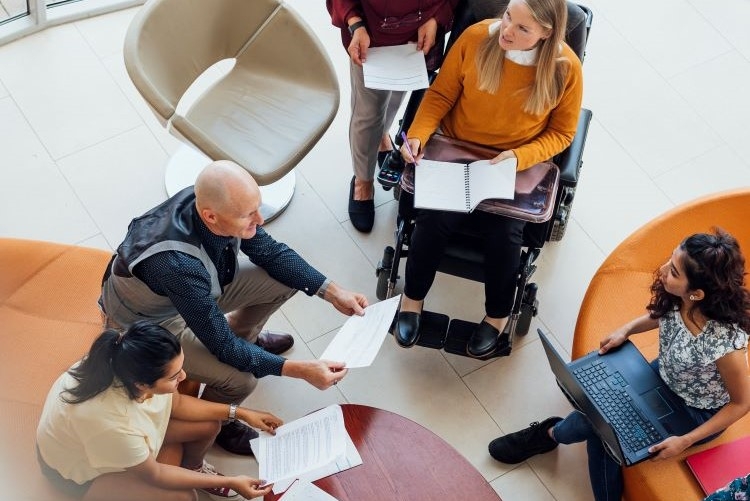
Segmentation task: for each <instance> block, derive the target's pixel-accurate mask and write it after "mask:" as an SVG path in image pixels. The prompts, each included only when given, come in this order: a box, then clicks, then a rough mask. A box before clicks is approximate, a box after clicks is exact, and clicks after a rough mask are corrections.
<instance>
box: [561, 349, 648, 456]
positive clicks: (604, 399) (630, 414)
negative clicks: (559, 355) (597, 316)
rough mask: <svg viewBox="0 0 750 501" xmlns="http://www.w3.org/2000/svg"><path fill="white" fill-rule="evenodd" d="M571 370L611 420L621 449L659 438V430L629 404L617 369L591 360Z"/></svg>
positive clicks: (628, 398)
mask: <svg viewBox="0 0 750 501" xmlns="http://www.w3.org/2000/svg"><path fill="white" fill-rule="evenodd" d="M574 373H575V375H576V377H577V378H578V380H579V381H580V382H581V384H583V386H584V387H585V388H586V390H587V391H588V392H589V394H591V397H592V398H593V400H594V402H596V404H597V405H598V406H599V407H600V408H601V409H602V411H604V413H605V414H606V415H607V417H608V418H609V419H610V421H611V422H612V427H613V428H614V429H615V431H616V432H617V435H618V436H619V438H620V442H621V445H622V446H623V448H627V449H629V450H631V451H633V452H635V451H639V450H641V449H643V448H644V447H648V446H650V445H651V444H654V443H656V442H659V441H660V440H661V435H660V434H659V432H658V431H657V430H656V429H655V428H654V426H653V425H652V424H651V423H650V422H649V421H648V420H647V419H646V418H644V417H643V416H642V415H641V413H640V412H638V410H636V408H635V407H634V406H633V402H632V399H631V397H630V395H628V393H627V392H626V391H625V386H627V382H626V381H625V380H624V379H623V377H622V376H621V375H620V373H619V372H614V373H613V372H612V371H610V370H609V368H608V367H607V366H606V364H605V363H603V362H602V361H600V360H595V361H593V362H592V363H591V364H589V365H585V366H582V367H579V368H577V369H576V370H575V371H574Z"/></svg>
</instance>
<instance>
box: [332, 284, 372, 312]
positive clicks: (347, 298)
mask: <svg viewBox="0 0 750 501" xmlns="http://www.w3.org/2000/svg"><path fill="white" fill-rule="evenodd" d="M323 299H325V300H326V301H328V302H329V303H331V304H332V305H333V307H334V308H336V309H337V310H339V311H340V312H341V313H343V314H344V315H360V316H362V315H364V314H365V308H366V307H367V298H366V297H365V295H364V294H360V293H359V292H351V291H348V290H346V289H342V288H341V287H339V286H338V285H336V284H335V283H334V282H331V283H329V284H328V288H326V295H325V297H323Z"/></svg>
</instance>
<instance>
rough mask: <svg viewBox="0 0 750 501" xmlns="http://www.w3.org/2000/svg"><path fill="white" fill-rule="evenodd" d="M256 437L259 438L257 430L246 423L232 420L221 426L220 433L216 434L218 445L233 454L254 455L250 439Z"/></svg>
mask: <svg viewBox="0 0 750 501" xmlns="http://www.w3.org/2000/svg"><path fill="white" fill-rule="evenodd" d="M254 438H258V432H257V431H255V430H253V429H252V428H250V427H249V426H248V425H246V424H245V423H241V422H239V421H232V422H229V423H226V424H225V425H223V426H222V427H221V430H220V431H219V434H218V435H217V436H216V445H218V446H220V447H221V448H223V449H224V450H226V451H228V452H231V453H232V454H239V455H241V456H252V455H253V450H252V449H251V448H250V440H253V439H254Z"/></svg>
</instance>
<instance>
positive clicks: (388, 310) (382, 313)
mask: <svg viewBox="0 0 750 501" xmlns="http://www.w3.org/2000/svg"><path fill="white" fill-rule="evenodd" d="M400 300H401V295H398V296H395V297H392V298H390V299H386V300H385V301H380V302H379V303H375V304H371V305H370V306H368V307H367V308H365V314H364V315H362V316H361V317H360V316H358V315H352V316H350V317H349V318H348V319H347V320H346V323H344V325H343V326H342V327H341V329H339V331H338V333H337V334H336V336H335V337H334V338H333V341H331V344H329V345H328V348H326V349H325V351H324V352H323V354H322V355H321V356H320V358H321V359H322V360H333V361H336V362H344V363H345V364H346V367H347V368H348V369H352V368H354V367H367V366H369V365H372V362H373V360H375V356H377V354H378V351H379V350H380V347H381V346H382V345H383V340H384V339H385V337H386V335H387V334H388V329H389V328H390V326H391V323H392V322H393V317H394V316H396V310H397V309H398V305H399V301H400Z"/></svg>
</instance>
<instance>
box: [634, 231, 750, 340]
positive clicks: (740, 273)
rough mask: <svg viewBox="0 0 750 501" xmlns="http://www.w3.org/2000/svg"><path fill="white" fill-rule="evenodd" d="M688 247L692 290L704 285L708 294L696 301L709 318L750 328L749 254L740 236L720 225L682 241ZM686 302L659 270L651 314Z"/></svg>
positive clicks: (696, 306) (657, 314)
mask: <svg viewBox="0 0 750 501" xmlns="http://www.w3.org/2000/svg"><path fill="white" fill-rule="evenodd" d="M680 249H682V250H683V251H684V253H685V254H684V255H685V259H684V261H683V267H684V268H685V277H686V278H687V283H688V288H689V290H696V289H702V290H703V292H704V293H705V297H704V298H703V299H702V300H700V301H698V302H696V303H695V304H694V305H693V307H692V309H691V310H690V312H688V314H689V315H691V314H692V312H693V311H694V310H695V309H697V310H698V311H700V313H701V314H702V315H703V316H704V317H706V318H707V319H711V320H716V321H718V322H722V323H730V324H737V325H738V326H739V327H740V328H741V329H742V330H744V331H745V332H750V292H748V290H747V289H746V288H745V285H744V282H745V258H744V257H743V256H742V252H740V246H739V244H738V243H737V240H736V239H735V238H734V237H733V236H732V235H730V234H729V233H727V232H725V231H724V230H722V229H720V228H714V229H713V233H696V234H694V235H690V236H689V237H687V238H686V239H685V240H683V241H682V243H680ZM680 306H682V299H681V298H679V297H677V296H673V295H672V294H669V293H668V292H667V291H665V290H664V285H663V284H662V281H661V279H660V278H659V274H658V272H657V274H656V278H655V279H654V283H653V284H652V285H651V302H650V303H649V305H648V306H647V307H646V308H647V309H648V311H649V313H650V315H651V318H660V317H662V316H664V315H665V314H666V313H667V312H669V311H672V310H674V309H675V308H679V307H680Z"/></svg>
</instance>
